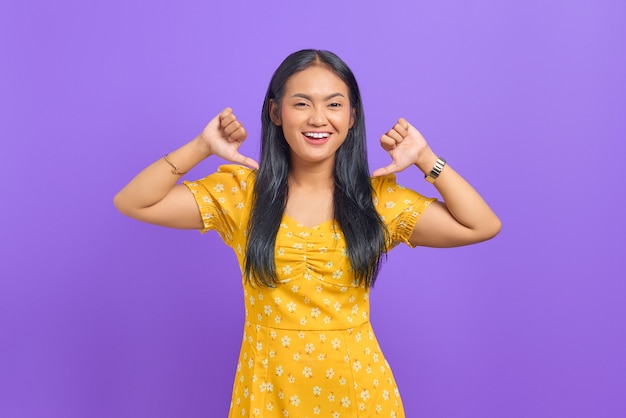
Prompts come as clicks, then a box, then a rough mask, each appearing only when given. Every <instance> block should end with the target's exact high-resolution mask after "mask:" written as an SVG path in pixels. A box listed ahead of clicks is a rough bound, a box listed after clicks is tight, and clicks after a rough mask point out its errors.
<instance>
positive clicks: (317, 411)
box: [313, 406, 321, 415]
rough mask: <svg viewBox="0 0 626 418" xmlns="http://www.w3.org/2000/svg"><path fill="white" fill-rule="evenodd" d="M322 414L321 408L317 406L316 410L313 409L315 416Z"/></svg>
mask: <svg viewBox="0 0 626 418" xmlns="http://www.w3.org/2000/svg"><path fill="white" fill-rule="evenodd" d="M320 412H321V410H320V407H319V406H316V407H315V408H313V413H314V414H315V415H319V414H320Z"/></svg>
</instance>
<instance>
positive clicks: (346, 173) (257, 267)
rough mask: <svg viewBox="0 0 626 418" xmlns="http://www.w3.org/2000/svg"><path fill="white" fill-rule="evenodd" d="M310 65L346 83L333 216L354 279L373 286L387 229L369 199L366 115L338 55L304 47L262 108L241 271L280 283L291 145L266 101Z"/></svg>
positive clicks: (264, 282)
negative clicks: (345, 124)
mask: <svg viewBox="0 0 626 418" xmlns="http://www.w3.org/2000/svg"><path fill="white" fill-rule="evenodd" d="M314 65H320V66H323V67H325V68H327V69H329V70H331V71H333V72H334V73H335V74H336V75H337V76H338V77H339V78H341V79H342V80H343V82H344V83H346V85H347V86H348V91H349V96H350V110H351V112H352V114H353V117H354V124H353V126H352V128H351V129H350V130H349V131H348V135H347V137H346V139H345V141H344V142H343V144H342V145H341V146H340V147H339V149H338V150H337V151H336V153H335V167H334V172H333V174H334V194H333V207H334V208H333V215H334V219H335V221H336V222H337V224H338V225H339V227H340V228H341V231H342V232H343V234H344V237H345V240H346V245H347V250H348V255H349V257H350V263H351V266H352V270H353V271H354V275H355V281H356V282H357V283H358V284H359V285H360V284H364V285H365V286H368V287H369V286H372V285H373V284H374V281H375V280H376V276H377V274H378V270H379V268H380V263H381V257H382V256H383V255H384V254H386V242H387V230H386V228H385V225H384V224H383V222H382V220H381V219H380V216H379V215H378V213H377V212H376V209H375V208H374V204H373V201H372V186H371V182H370V174H369V169H368V165H367V150H366V141H365V118H364V115H363V104H362V101H361V93H360V92H359V87H358V85H357V82H356V79H355V77H354V74H353V73H352V71H351V70H350V68H348V66H347V65H346V64H345V63H344V62H343V61H342V60H341V58H339V57H338V56H337V55H335V54H333V53H332V52H329V51H321V50H313V49H306V50H301V51H298V52H294V53H293V54H291V55H289V56H288V57H287V58H285V60H284V61H283V62H282V63H281V65H280V66H279V67H278V69H277V70H276V72H275V73H274V75H273V77H272V79H271V81H270V85H269V87H268V89H267V93H266V95H265V100H264V102H263V110H262V113H261V122H262V132H261V161H260V167H259V170H258V172H257V175H256V180H255V184H254V192H253V197H252V210H251V215H250V220H249V222H248V229H247V231H246V233H247V244H246V245H247V248H246V257H245V266H244V276H245V277H246V279H247V280H250V281H251V282H252V283H254V284H256V285H259V286H269V287H273V286H275V285H276V284H277V283H278V275H277V272H276V263H275V260H274V248H275V245H276V234H277V233H278V229H279V227H280V223H281V220H282V217H283V214H284V212H285V206H286V204H287V194H288V190H289V188H288V185H287V181H288V175H289V170H290V164H291V163H290V161H291V158H290V148H289V145H288V144H287V141H286V140H285V136H284V133H283V130H282V127H280V126H277V125H276V124H274V123H273V122H272V120H271V117H270V111H271V110H270V103H271V102H274V103H275V105H276V107H277V108H278V109H280V107H281V102H282V99H283V95H284V89H285V84H286V83H287V80H288V79H289V77H291V76H292V75H294V74H295V73H297V72H300V71H303V70H305V69H306V68H309V67H311V66H314Z"/></svg>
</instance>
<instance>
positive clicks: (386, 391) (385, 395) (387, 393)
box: [383, 389, 389, 401]
mask: <svg viewBox="0 0 626 418" xmlns="http://www.w3.org/2000/svg"><path fill="white" fill-rule="evenodd" d="M383 399H384V400H386V401H388V400H389V391H388V390H387V389H385V390H383Z"/></svg>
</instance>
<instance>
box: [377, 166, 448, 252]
mask: <svg viewBox="0 0 626 418" xmlns="http://www.w3.org/2000/svg"><path fill="white" fill-rule="evenodd" d="M372 188H373V191H374V206H375V207H376V210H377V211H378V213H379V214H380V217H381V219H382V220H383V222H384V223H385V225H386V226H387V230H388V231H389V238H390V242H389V243H388V248H389V249H392V248H393V247H395V246H396V245H398V244H400V243H405V244H407V245H408V246H410V247H413V245H411V243H410V242H409V238H410V237H411V233H412V232H413V228H414V227H415V224H416V223H417V220H418V219H419V218H420V216H421V215H422V213H423V212H424V210H425V209H426V208H427V207H428V205H430V204H431V203H432V202H433V201H435V200H436V199H434V198H427V197H425V196H422V195H421V194H419V193H417V192H415V191H413V190H411V189H407V188H405V187H403V186H401V185H399V184H397V183H396V176H395V175H394V174H390V175H386V176H381V177H375V178H373V179H372Z"/></svg>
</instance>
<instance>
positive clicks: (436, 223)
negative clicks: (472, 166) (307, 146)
mask: <svg viewBox="0 0 626 418" xmlns="http://www.w3.org/2000/svg"><path fill="white" fill-rule="evenodd" d="M381 145H382V147H383V148H384V149H385V150H386V151H388V152H389V154H390V155H391V157H392V159H393V161H392V163H391V164H390V165H388V166H387V167H384V168H380V169H378V170H376V171H375V172H374V173H373V175H374V176H376V175H383V174H388V173H393V172H398V171H402V170H404V169H405V168H407V167H408V166H410V165H415V166H417V168H419V169H420V170H421V171H422V173H424V174H427V173H429V172H430V170H431V169H432V168H433V166H434V164H435V161H436V160H437V156H436V154H435V153H434V152H433V151H432V150H431V149H430V147H429V146H428V144H427V143H426V140H425V139H424V137H423V136H422V135H421V134H420V133H419V131H418V130H417V129H415V128H414V127H413V126H412V125H410V124H409V123H408V122H407V121H406V120H405V119H402V118H401V119H399V120H398V123H397V124H396V125H395V126H394V127H393V128H392V129H391V130H389V131H388V132H387V133H386V134H385V135H383V136H382V137H381ZM434 185H435V187H436V188H437V190H438V191H439V193H440V194H441V196H442V198H443V202H433V203H432V204H431V205H430V206H429V207H428V208H427V209H426V210H425V211H424V213H423V214H422V216H421V217H420V219H419V220H418V221H417V223H416V224H415V228H414V229H413V233H412V234H411V237H410V238H409V241H410V242H411V244H413V245H421V246H427V247H456V246H460V245H468V244H474V243H477V242H481V241H485V240H488V239H490V238H493V237H494V236H495V235H496V234H498V232H499V231H500V228H501V223H500V219H499V218H498V217H497V216H496V214H495V213H494V212H493V211H492V210H491V208H490V207H489V205H487V203H486V202H485V200H484V199H483V198H482V197H481V196H480V194H478V192H477V191H476V190H475V189H474V188H473V187H472V186H471V185H470V184H469V183H468V182H467V181H465V179H464V178H463V177H461V176H460V175H459V174H458V173H457V172H456V171H454V169H452V167H450V166H449V165H446V166H445V167H444V169H443V171H442V172H441V174H440V175H439V177H438V178H437V180H436V181H435V183H434Z"/></svg>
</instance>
